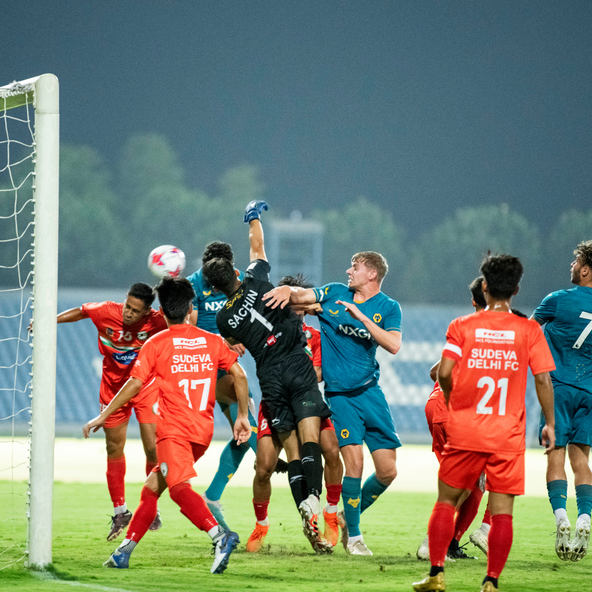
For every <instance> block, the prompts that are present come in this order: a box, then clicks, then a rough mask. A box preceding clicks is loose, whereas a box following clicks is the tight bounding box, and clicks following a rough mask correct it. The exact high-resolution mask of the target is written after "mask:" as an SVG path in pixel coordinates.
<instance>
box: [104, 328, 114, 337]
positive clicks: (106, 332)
mask: <svg viewBox="0 0 592 592" xmlns="http://www.w3.org/2000/svg"><path fill="white" fill-rule="evenodd" d="M105 335H107V337H113V329H111V327H107V328H106V329H105Z"/></svg>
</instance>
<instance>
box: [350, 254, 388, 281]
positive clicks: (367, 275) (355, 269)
mask: <svg viewBox="0 0 592 592" xmlns="http://www.w3.org/2000/svg"><path fill="white" fill-rule="evenodd" d="M351 262H352V266H351V267H350V268H349V269H348V270H347V275H348V276H349V280H348V282H347V285H348V286H349V287H350V288H354V289H355V288H358V287H361V286H363V285H365V284H367V283H369V282H376V283H377V284H378V286H379V287H380V285H381V284H382V280H383V279H384V277H385V276H386V274H387V273H388V263H387V262H386V259H385V258H384V257H383V256H382V255H381V254H380V253H376V252H374V251H360V252H359V253H356V254H355V255H354V256H353V257H352V260H351Z"/></svg>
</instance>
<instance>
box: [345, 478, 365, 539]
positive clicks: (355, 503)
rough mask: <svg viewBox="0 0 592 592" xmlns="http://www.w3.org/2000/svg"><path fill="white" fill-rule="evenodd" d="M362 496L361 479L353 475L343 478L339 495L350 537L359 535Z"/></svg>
mask: <svg viewBox="0 0 592 592" xmlns="http://www.w3.org/2000/svg"><path fill="white" fill-rule="evenodd" d="M361 496H362V480H361V479H356V478H354V477H344V478H343V488H342V491H341V497H342V498H343V513H344V514H345V521H346V522H347V529H348V533H349V536H350V537H355V536H360V535H361V534H362V533H361V532H360V513H361V512H360V497H361Z"/></svg>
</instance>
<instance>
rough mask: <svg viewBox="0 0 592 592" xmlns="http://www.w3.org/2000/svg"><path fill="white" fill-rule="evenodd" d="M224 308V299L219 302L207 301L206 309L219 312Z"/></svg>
mask: <svg viewBox="0 0 592 592" xmlns="http://www.w3.org/2000/svg"><path fill="white" fill-rule="evenodd" d="M223 308H224V300H222V301H219V302H206V305H205V309H206V310H210V311H212V312H218V311H219V310H222V309H223Z"/></svg>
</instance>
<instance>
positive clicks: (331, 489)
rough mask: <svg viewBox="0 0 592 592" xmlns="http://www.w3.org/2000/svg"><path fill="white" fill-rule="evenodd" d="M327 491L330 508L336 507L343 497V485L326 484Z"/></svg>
mask: <svg viewBox="0 0 592 592" xmlns="http://www.w3.org/2000/svg"><path fill="white" fill-rule="evenodd" d="M325 489H326V490H327V503H328V504H329V505H330V506H336V505H337V504H338V503H339V498H340V497H341V483H340V484H339V485H329V484H328V483H325Z"/></svg>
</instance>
